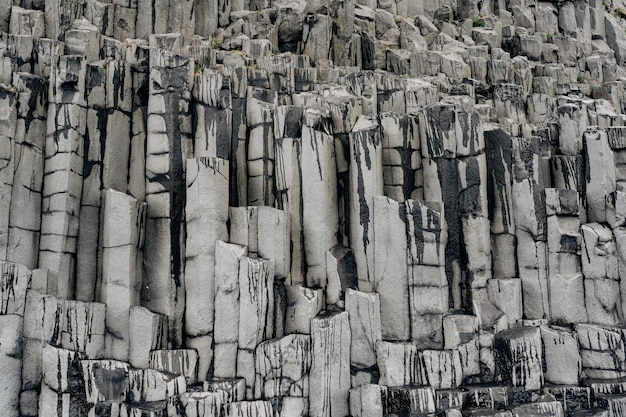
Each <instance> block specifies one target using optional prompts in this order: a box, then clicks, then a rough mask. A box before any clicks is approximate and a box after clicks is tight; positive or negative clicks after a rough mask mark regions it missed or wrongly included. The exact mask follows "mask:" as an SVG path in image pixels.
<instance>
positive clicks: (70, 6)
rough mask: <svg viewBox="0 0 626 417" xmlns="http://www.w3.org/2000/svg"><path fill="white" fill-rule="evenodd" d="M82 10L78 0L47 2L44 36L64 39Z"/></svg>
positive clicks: (53, 0)
mask: <svg viewBox="0 0 626 417" xmlns="http://www.w3.org/2000/svg"><path fill="white" fill-rule="evenodd" d="M82 11H83V8H82V2H81V1H79V0H52V1H50V2H48V3H47V4H46V7H45V20H46V37H48V38H50V39H54V40H56V39H58V40H61V41H62V40H65V32H66V31H67V30H68V29H70V28H71V26H72V23H73V22H74V19H78V18H79V17H80V16H81V14H82ZM81 91H82V90H81Z"/></svg>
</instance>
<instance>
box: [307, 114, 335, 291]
mask: <svg viewBox="0 0 626 417" xmlns="http://www.w3.org/2000/svg"><path fill="white" fill-rule="evenodd" d="M301 144H302V145H301V146H302V149H301V152H302V156H301V165H300V169H301V181H302V186H301V189H302V230H303V235H304V253H305V257H306V265H307V271H306V283H307V285H308V286H309V287H321V288H325V287H326V281H327V280H326V251H327V250H329V249H331V248H333V247H334V246H335V245H336V244H337V243H338V241H337V233H338V229H339V217H338V216H339V210H338V207H337V175H336V172H337V171H336V165H335V143H334V139H333V137H332V136H330V135H327V134H325V133H323V132H320V131H318V130H314V129H313V128H311V127H308V126H305V127H304V128H303V130H302V142H301Z"/></svg>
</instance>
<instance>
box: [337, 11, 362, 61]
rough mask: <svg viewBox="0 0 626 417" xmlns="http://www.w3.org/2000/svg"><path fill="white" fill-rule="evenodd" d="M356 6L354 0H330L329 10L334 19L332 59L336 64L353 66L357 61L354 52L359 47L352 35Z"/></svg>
mask: <svg viewBox="0 0 626 417" xmlns="http://www.w3.org/2000/svg"><path fill="white" fill-rule="evenodd" d="M354 7H355V1H354V0H347V1H342V0H331V1H330V5H329V12H330V16H331V17H332V21H333V30H332V34H333V36H332V40H331V48H332V49H331V51H332V52H331V59H332V60H333V63H334V64H335V65H340V66H352V65H354V64H356V62H357V59H356V56H354V54H355V53H359V52H357V48H355V45H353V42H352V35H353V34H354ZM359 56H360V53H359Z"/></svg>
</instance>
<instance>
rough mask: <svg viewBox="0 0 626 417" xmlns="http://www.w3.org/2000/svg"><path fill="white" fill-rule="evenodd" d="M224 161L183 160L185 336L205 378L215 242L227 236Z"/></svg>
mask: <svg viewBox="0 0 626 417" xmlns="http://www.w3.org/2000/svg"><path fill="white" fill-rule="evenodd" d="M226 195H228V161H225V160H223V159H219V158H196V159H188V160H187V195H186V198H187V203H186V206H185V208H186V210H185V211H186V216H187V242H186V245H185V250H186V257H185V260H186V263H185V292H186V297H185V303H186V306H185V340H186V344H187V346H188V347H190V348H194V349H196V350H197V351H198V356H199V363H198V375H199V377H200V379H201V380H204V379H205V378H206V375H207V372H208V371H209V367H210V365H211V362H212V360H213V323H214V310H215V305H214V301H215V288H216V282H215V246H216V242H217V241H218V240H222V241H226V240H228V229H227V228H226V222H227V220H228V200H227V199H226V198H224V196H226Z"/></svg>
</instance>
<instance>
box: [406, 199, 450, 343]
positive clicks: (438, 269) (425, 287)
mask: <svg viewBox="0 0 626 417" xmlns="http://www.w3.org/2000/svg"><path fill="white" fill-rule="evenodd" d="M405 206H406V241H407V271H408V281H409V306H410V307H409V312H410V317H411V339H412V340H413V341H414V342H415V343H416V344H417V346H418V347H419V348H424V349H441V348H442V345H443V315H444V314H445V313H446V312H447V311H448V287H447V286H448V281H447V280H446V275H445V249H444V248H445V247H446V240H447V236H446V233H445V229H443V224H444V222H443V214H442V211H443V208H442V204H441V203H432V202H419V201H413V200H407V201H406V202H405Z"/></svg>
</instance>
